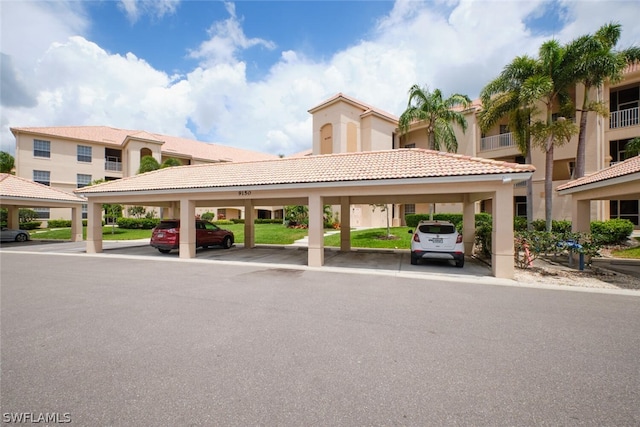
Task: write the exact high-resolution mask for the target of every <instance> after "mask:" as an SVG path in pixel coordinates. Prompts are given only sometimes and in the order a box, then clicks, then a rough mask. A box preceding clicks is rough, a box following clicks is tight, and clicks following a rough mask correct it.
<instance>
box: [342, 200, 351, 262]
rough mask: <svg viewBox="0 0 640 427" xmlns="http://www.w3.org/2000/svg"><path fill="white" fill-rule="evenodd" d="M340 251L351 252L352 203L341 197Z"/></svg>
mask: <svg viewBox="0 0 640 427" xmlns="http://www.w3.org/2000/svg"><path fill="white" fill-rule="evenodd" d="M340 250H341V251H343V252H349V251H350V250H351V202H349V197H348V196H345V197H340Z"/></svg>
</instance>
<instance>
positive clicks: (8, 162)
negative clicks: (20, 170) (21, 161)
mask: <svg viewBox="0 0 640 427" xmlns="http://www.w3.org/2000/svg"><path fill="white" fill-rule="evenodd" d="M15 166H16V161H15V159H14V158H13V156H12V155H11V154H9V153H7V152H6V151H0V173H10V174H13V168H15Z"/></svg>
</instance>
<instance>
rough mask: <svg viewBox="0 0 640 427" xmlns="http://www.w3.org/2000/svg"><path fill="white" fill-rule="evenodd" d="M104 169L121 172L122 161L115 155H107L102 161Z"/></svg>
mask: <svg viewBox="0 0 640 427" xmlns="http://www.w3.org/2000/svg"><path fill="white" fill-rule="evenodd" d="M104 170H107V171H117V172H122V161H120V159H119V158H117V157H107V158H106V159H105V162H104Z"/></svg>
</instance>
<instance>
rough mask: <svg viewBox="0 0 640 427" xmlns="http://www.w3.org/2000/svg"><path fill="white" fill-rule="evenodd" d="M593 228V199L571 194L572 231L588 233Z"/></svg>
mask: <svg viewBox="0 0 640 427" xmlns="http://www.w3.org/2000/svg"><path fill="white" fill-rule="evenodd" d="M590 228H591V201H590V200H577V199H576V197H575V196H571V231H573V232H574V233H588V232H589V231H590Z"/></svg>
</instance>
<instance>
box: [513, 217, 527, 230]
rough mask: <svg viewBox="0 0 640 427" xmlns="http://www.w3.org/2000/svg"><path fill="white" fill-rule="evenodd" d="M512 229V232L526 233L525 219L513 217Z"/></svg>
mask: <svg viewBox="0 0 640 427" xmlns="http://www.w3.org/2000/svg"><path fill="white" fill-rule="evenodd" d="M513 229H514V231H526V230H527V218H525V217H523V216H514V217H513Z"/></svg>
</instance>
